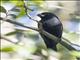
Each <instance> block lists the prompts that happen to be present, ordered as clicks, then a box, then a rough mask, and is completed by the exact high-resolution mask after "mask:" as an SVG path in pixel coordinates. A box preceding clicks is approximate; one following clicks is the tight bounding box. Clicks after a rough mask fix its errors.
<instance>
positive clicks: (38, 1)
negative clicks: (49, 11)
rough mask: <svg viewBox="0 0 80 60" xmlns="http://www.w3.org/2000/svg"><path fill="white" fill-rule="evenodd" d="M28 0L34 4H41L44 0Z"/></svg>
mask: <svg viewBox="0 0 80 60" xmlns="http://www.w3.org/2000/svg"><path fill="white" fill-rule="evenodd" d="M30 1H32V2H33V3H35V4H36V5H41V4H42V3H43V2H44V1H43V0H30Z"/></svg>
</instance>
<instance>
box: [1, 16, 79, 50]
mask: <svg viewBox="0 0 80 60" xmlns="http://www.w3.org/2000/svg"><path fill="white" fill-rule="evenodd" d="M0 19H1V20H3V21H6V22H9V23H12V24H16V25H19V26H22V27H25V28H29V29H32V30H35V31H38V32H39V33H41V34H43V35H45V36H47V37H49V38H50V39H52V40H54V41H55V42H59V43H60V44H61V45H63V46H64V47H66V48H67V49H69V50H75V51H80V50H77V49H75V48H74V47H72V45H71V44H70V43H67V42H65V41H63V40H61V41H60V38H58V37H56V36H54V35H52V34H50V33H48V32H46V31H44V30H43V29H42V28H40V29H36V28H33V27H28V26H25V25H23V24H21V23H19V22H16V21H13V20H9V19H6V20H5V19H4V18H1V17H0Z"/></svg>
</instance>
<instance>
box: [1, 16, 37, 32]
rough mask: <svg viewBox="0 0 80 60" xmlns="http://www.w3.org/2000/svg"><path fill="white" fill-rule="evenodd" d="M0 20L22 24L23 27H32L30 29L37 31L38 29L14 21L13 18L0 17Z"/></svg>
mask: <svg viewBox="0 0 80 60" xmlns="http://www.w3.org/2000/svg"><path fill="white" fill-rule="evenodd" d="M0 20H2V21H6V22H9V23H12V24H16V25H18V26H22V27H25V28H29V29H32V30H35V31H38V29H37V28H35V27H28V26H25V25H23V24H22V23H19V22H16V21H14V20H10V19H4V18H2V17H0Z"/></svg>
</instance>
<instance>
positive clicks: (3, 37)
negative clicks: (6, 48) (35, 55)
mask: <svg viewBox="0 0 80 60" xmlns="http://www.w3.org/2000/svg"><path fill="white" fill-rule="evenodd" d="M0 39H4V40H6V41H8V42H10V43H13V44H16V42H13V41H11V40H10V39H8V38H6V37H5V36H3V35H0Z"/></svg>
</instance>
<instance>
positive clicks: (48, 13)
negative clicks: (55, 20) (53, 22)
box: [37, 12, 54, 20]
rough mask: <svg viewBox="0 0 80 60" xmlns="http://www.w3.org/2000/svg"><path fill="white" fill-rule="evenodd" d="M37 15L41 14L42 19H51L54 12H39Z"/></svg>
mask: <svg viewBox="0 0 80 60" xmlns="http://www.w3.org/2000/svg"><path fill="white" fill-rule="evenodd" d="M37 16H39V17H40V18H41V20H48V19H51V18H52V17H53V16H54V14H53V13H50V12H43V13H40V14H38V15H37Z"/></svg>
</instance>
